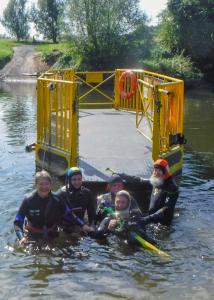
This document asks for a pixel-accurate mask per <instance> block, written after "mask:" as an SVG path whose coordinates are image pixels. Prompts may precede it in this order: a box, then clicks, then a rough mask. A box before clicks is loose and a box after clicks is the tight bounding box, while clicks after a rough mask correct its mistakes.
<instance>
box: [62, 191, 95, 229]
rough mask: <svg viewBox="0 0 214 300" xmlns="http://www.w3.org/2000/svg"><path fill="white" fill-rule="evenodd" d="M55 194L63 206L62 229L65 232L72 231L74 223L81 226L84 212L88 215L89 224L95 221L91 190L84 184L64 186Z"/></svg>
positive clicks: (83, 222)
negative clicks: (76, 186)
mask: <svg viewBox="0 0 214 300" xmlns="http://www.w3.org/2000/svg"><path fill="white" fill-rule="evenodd" d="M56 194H57V196H58V197H59V198H60V203H61V205H62V206H63V207H64V217H63V229H64V231H66V232H70V231H72V227H74V225H79V226H80V227H82V226H83V225H84V224H85V221H84V216H85V212H87V215H88V223H89V225H94V223H95V217H96V212H95V205H94V201H93V198H92V194H91V191H90V190H89V189H87V188H85V187H84V186H81V187H80V188H79V189H75V188H70V189H69V190H66V187H63V188H61V189H60V190H59V191H57V193H56Z"/></svg>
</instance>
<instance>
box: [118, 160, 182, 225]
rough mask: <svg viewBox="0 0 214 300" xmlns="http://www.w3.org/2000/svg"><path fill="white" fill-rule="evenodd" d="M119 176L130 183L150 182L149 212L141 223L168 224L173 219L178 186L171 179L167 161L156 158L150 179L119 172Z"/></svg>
mask: <svg viewBox="0 0 214 300" xmlns="http://www.w3.org/2000/svg"><path fill="white" fill-rule="evenodd" d="M119 175H120V176H121V178H123V179H124V180H126V181H127V182H131V183H143V182H148V181H149V182H150V183H151V185H152V187H153V189H152V193H151V198H150V205H149V213H148V215H147V216H145V217H142V218H141V224H143V225H145V224H148V223H160V224H162V225H167V226H168V225H170V224H171V222H172V219H173V214H174V208H175V205H176V202H177V199H178V188H177V185H176V184H175V182H174V180H173V179H172V177H171V175H170V172H169V166H168V162H167V161H166V160H165V159H158V160H157V161H155V163H154V171H153V173H152V175H151V177H150V179H143V178H141V177H136V176H129V175H127V174H124V173H121V174H119Z"/></svg>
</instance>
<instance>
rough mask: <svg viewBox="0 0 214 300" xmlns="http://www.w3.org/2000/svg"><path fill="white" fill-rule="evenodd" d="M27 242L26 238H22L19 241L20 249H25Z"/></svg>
mask: <svg viewBox="0 0 214 300" xmlns="http://www.w3.org/2000/svg"><path fill="white" fill-rule="evenodd" d="M27 242H28V239H27V238H26V237H23V238H22V239H21V240H20V241H19V245H20V246H21V247H25V246H26V244H27Z"/></svg>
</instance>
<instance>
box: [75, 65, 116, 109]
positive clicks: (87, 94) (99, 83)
mask: <svg viewBox="0 0 214 300" xmlns="http://www.w3.org/2000/svg"><path fill="white" fill-rule="evenodd" d="M74 78H75V80H76V81H78V82H79V83H80V87H79V97H78V98H79V104H80V106H83V107H84V106H87V107H90V106H91V107H94V106H96V107H97V106H99V105H101V106H102V107H103V106H108V107H109V106H111V107H112V106H113V103H114V95H113V84H114V80H113V79H114V71H96V72H92V71H87V72H75V75H74ZM98 97H99V100H97V99H98Z"/></svg>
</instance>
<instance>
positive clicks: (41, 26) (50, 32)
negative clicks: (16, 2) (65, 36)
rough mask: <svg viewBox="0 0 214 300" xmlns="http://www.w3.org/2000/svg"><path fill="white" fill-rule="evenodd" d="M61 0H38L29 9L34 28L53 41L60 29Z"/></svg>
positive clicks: (62, 2) (57, 36) (62, 3)
mask: <svg viewBox="0 0 214 300" xmlns="http://www.w3.org/2000/svg"><path fill="white" fill-rule="evenodd" d="M63 6H64V1H63V0H38V2H37V7H36V6H35V5H34V6H33V7H32V9H31V19H32V21H33V22H34V23H35V27H36V30H37V31H38V32H39V33H40V34H42V35H43V36H44V38H46V39H50V40H52V41H53V43H56V42H57V41H58V38H59V35H60V29H61V22H62V19H61V16H62V12H63Z"/></svg>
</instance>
